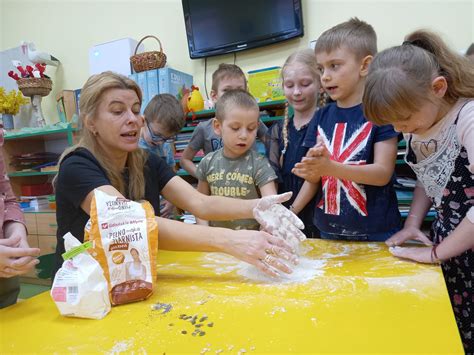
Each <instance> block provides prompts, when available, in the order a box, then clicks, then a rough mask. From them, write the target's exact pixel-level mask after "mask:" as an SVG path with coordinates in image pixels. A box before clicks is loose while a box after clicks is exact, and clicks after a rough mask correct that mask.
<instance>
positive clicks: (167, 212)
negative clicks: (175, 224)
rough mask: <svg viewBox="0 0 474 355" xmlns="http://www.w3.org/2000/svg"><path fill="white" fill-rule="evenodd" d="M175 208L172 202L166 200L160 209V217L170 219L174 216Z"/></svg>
mask: <svg viewBox="0 0 474 355" xmlns="http://www.w3.org/2000/svg"><path fill="white" fill-rule="evenodd" d="M173 210H174V206H173V204H172V203H171V202H169V201H167V200H165V201H164V203H163V205H162V206H161V209H160V215H161V217H163V218H169V217H171V215H172V214H173Z"/></svg>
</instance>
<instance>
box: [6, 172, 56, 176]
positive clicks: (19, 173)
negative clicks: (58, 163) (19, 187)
mask: <svg viewBox="0 0 474 355" xmlns="http://www.w3.org/2000/svg"><path fill="white" fill-rule="evenodd" d="M57 173H58V172H57V171H15V172H13V173H9V174H8V176H9V177H21V176H42V175H56V174H57Z"/></svg>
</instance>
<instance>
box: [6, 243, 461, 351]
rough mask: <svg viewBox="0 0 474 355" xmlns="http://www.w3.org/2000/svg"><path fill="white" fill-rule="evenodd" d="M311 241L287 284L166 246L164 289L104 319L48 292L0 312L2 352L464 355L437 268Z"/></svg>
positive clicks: (359, 247)
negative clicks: (64, 309)
mask: <svg viewBox="0 0 474 355" xmlns="http://www.w3.org/2000/svg"><path fill="white" fill-rule="evenodd" d="M305 245H306V247H307V248H308V249H311V250H310V251H309V252H308V254H307V257H308V259H302V267H301V268H300V269H299V270H297V271H295V273H296V279H298V280H299V281H298V282H288V280H286V282H285V283H276V282H274V281H255V280H254V277H255V276H256V273H254V272H252V270H249V269H248V267H246V266H245V265H244V264H243V263H240V262H238V261H236V260H235V259H233V258H231V257H228V256H225V255H222V254H212V253H174V252H160V254H159V263H160V265H159V269H158V270H159V275H158V284H157V288H156V290H155V294H154V295H153V296H152V297H151V298H150V299H148V300H146V301H144V302H138V303H134V304H128V305H123V306H119V307H114V308H112V311H111V313H109V315H107V316H106V317H105V318H104V319H103V320H86V319H78V318H65V317H62V316H60V315H59V313H58V310H57V309H56V306H55V304H54V303H53V301H52V300H51V298H50V296H49V294H48V293H43V294H41V295H38V296H36V297H33V298H31V299H29V300H27V301H24V302H21V303H19V304H17V305H14V306H11V307H8V308H6V309H3V310H1V311H0V322H1V323H0V324H1V329H0V330H1V335H0V336H1V348H0V353H24V352H50V353H51V352H59V353H64V352H72V353H79V352H121V351H126V352H131V351H134V352H137V353H158V352H159V353H183V352H186V353H200V352H208V353H213V354H215V353H220V352H224V353H238V352H241V353H244V352H247V353H278V352H279V353H286V352H299V353H318V352H345V353H348V352H359V353H360V352H364V353H368V352H373V353H382V352H396V353H402V352H403V353H406V352H409V353H419V352H427V353H435V352H436V353H458V354H462V353H463V350H462V346H461V343H460V339H459V336H458V331H457V328H456V324H455V321H454V317H453V314H452V310H451V306H450V303H449V299H448V294H447V291H446V287H445V284H444V280H443V277H442V274H441V270H440V268H439V267H437V266H428V265H420V264H415V263H411V262H406V261H401V260H398V259H395V258H393V257H392V256H390V254H389V253H388V251H387V248H386V247H385V245H384V244H378V243H369V244H367V243H345V242H328V241H322V240H312V241H308V242H305ZM257 279H258V277H257ZM308 279H309V280H308ZM158 303H161V304H169V305H171V307H172V308H171V310H169V311H168V312H166V310H164V309H157V310H155V309H153V308H157V306H154V305H157V304H158ZM189 316H191V317H193V316H195V318H194V319H195V324H202V326H201V327H200V328H196V326H195V325H193V324H192V322H191V321H192V320H193V318H190V319H186V317H189ZM206 317H207V319H204V318H206ZM183 318H185V319H183ZM200 321H201V322H200ZM209 325H210V326H209ZM201 332H204V334H201ZM193 334H194V335H193Z"/></svg>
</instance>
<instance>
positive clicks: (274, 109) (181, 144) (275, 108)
mask: <svg viewBox="0 0 474 355" xmlns="http://www.w3.org/2000/svg"><path fill="white" fill-rule="evenodd" d="M285 104H286V100H276V101H266V102H261V103H259V104H258V106H259V108H260V112H261V115H260V120H261V121H262V122H263V123H265V124H266V125H267V126H271V125H272V124H273V122H275V121H278V120H282V119H283V118H284V109H285ZM214 116H215V110H214V109H211V110H203V111H199V112H196V113H195V114H194V115H192V114H191V113H189V114H188V116H187V118H186V124H185V126H184V127H183V128H182V129H181V131H180V133H179V134H178V137H177V140H176V142H175V151H176V154H175V161H176V163H177V164H179V160H180V158H181V154H182V152H183V150H184V149H185V148H186V146H187V145H188V143H189V140H190V139H191V136H192V134H193V131H194V129H195V128H196V126H197V125H198V124H199V122H202V121H204V120H208V119H211V118H212V117H214ZM200 153H202V152H198V154H196V156H195V157H194V159H193V161H194V162H195V163H198V162H199V161H200V160H201V159H202V154H200ZM177 174H178V175H180V176H182V177H186V176H187V177H189V178H191V177H190V175H189V174H188V172H186V171H185V170H184V169H181V168H180V167H179V166H178V171H177ZM191 179H192V178H191Z"/></svg>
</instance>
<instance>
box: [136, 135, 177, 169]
mask: <svg viewBox="0 0 474 355" xmlns="http://www.w3.org/2000/svg"><path fill="white" fill-rule="evenodd" d="M138 146H139V147H140V148H142V149H145V150H147V151H149V152H150V153H154V154H156V155H158V156H159V157H161V158H163V159H164V160H165V161H166V164H168V165H169V166H170V167H171V168H174V167H175V165H176V163H175V161H174V154H173V147H172V146H171V144H170V143H168V142H164V143H163V144H157V145H154V144H148V142H147V141H146V140H145V139H143V137H140V140H139V141H138Z"/></svg>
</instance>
